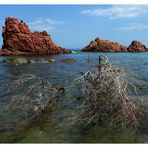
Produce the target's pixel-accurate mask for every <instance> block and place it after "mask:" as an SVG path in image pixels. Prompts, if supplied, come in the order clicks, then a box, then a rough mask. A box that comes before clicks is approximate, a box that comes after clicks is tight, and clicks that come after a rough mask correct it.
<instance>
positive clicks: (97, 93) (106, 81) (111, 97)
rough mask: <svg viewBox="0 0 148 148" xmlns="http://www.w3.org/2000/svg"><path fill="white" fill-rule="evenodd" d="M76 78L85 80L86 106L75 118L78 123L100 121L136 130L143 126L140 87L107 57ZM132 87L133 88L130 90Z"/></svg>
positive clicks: (97, 122) (83, 82) (86, 123)
mask: <svg viewBox="0 0 148 148" xmlns="http://www.w3.org/2000/svg"><path fill="white" fill-rule="evenodd" d="M81 74H82V76H81V77H79V78H77V79H75V80H76V81H80V82H82V92H83V105H82V107H81V109H80V111H79V112H78V113H76V115H75V116H74V117H73V120H74V121H76V122H80V123H84V124H85V125H86V126H87V125H90V124H93V125H95V124H99V125H104V126H106V127H112V128H117V129H129V130H131V131H133V132H136V131H137V130H138V128H139V127H140V118H141V115H142V112H141V107H142V104H141V100H140V99H136V98H135V96H133V95H130V92H132V94H133V92H134V95H137V90H136V87H135V86H134V85H133V84H132V83H130V82H128V81H127V80H126V72H125V71H124V69H122V68H121V67H119V66H117V65H113V64H110V63H109V60H108V58H107V57H106V56H100V57H99V64H98V65H94V66H92V67H90V69H89V70H88V71H87V72H86V73H84V74H83V73H81ZM129 86H130V90H129Z"/></svg>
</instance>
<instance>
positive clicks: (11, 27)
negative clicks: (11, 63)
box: [0, 17, 71, 55]
mask: <svg viewBox="0 0 148 148" xmlns="http://www.w3.org/2000/svg"><path fill="white" fill-rule="evenodd" d="M2 36H3V46H2V50H1V51H0V55H36V54H60V53H71V51H70V50H67V49H64V48H62V47H60V46H58V45H56V44H55V43H54V42H53V41H52V39H51V37H50V35H49V34H48V33H47V32H46V31H43V32H37V31H36V32H31V31H30V29H29V27H28V26H27V25H26V23H24V22H23V21H22V20H21V21H18V19H16V18H11V17H8V18H6V20H5V26H3V29H2Z"/></svg>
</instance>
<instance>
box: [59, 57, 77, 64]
mask: <svg viewBox="0 0 148 148" xmlns="http://www.w3.org/2000/svg"><path fill="white" fill-rule="evenodd" d="M61 62H64V63H73V62H75V59H68V58H67V59H62V60H61Z"/></svg>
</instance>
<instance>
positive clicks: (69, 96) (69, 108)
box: [0, 49, 148, 143]
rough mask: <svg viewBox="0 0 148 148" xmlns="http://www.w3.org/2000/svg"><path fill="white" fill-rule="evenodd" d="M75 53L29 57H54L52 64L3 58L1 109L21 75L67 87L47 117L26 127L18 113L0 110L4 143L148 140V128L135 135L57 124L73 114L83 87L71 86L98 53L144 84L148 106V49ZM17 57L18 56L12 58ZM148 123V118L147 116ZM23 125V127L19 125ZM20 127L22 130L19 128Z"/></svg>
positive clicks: (0, 134)
mask: <svg viewBox="0 0 148 148" xmlns="http://www.w3.org/2000/svg"><path fill="white" fill-rule="evenodd" d="M72 50H73V51H75V52H76V53H74V54H60V55H51V56H36V57H26V58H30V59H33V60H41V59H51V58H53V59H55V62H50V63H34V64H19V65H14V64H4V63H3V60H5V59H9V58H12V57H0V109H1V108H2V107H3V106H4V104H6V102H7V101H8V100H9V99H11V97H12V96H13V94H7V92H6V90H7V89H8V87H9V85H7V84H9V83H10V82H13V81H14V79H15V78H16V77H18V76H20V75H22V74H34V75H38V76H40V77H41V78H42V79H44V80H48V81H50V82H51V83H52V84H53V85H54V86H58V87H65V90H66V93H65V94H64V95H63V96H62V97H60V98H59V100H58V101H57V103H55V104H54V105H53V106H52V109H51V110H50V111H49V112H47V113H46V114H45V115H44V116H42V117H41V118H39V119H37V120H36V121H34V122H32V123H30V125H29V126H23V121H22V119H20V118H19V117H18V116H17V114H18V113H17V112H14V113H9V112H7V113H3V112H0V142H1V143H148V129H145V130H142V131H140V132H138V133H137V134H136V135H133V133H132V132H127V131H118V130H115V129H111V128H106V127H103V126H95V127H94V128H91V129H89V130H88V129H85V128H83V127H81V126H80V125H76V124H68V123H66V124H64V125H62V126H58V125H59V123H61V122H63V121H64V119H65V118H66V117H68V116H70V115H72V114H73V113H74V112H75V111H76V110H77V106H78V101H77V99H76V98H77V94H78V92H79V91H80V90H78V89H74V88H73V87H71V86H72V85H73V83H74V80H75V79H76V78H78V77H79V76H81V74H80V72H83V73H85V72H86V71H87V70H89V66H90V65H94V64H95V65H96V64H97V63H99V60H98V59H99V56H100V55H105V56H107V57H108V59H109V62H110V63H112V64H117V65H119V66H121V67H122V68H124V69H125V70H126V73H127V79H128V80H129V81H130V82H132V83H133V84H135V85H136V86H139V87H141V86H144V87H143V89H141V90H140V91H139V96H140V97H141V98H142V100H143V104H144V105H145V106H148V52H140V53H130V52H129V53H101V52H97V53H96V52H92V53H91V52H80V50H79V49H72ZM13 58H15V57H13ZM66 58H72V59H75V62H73V63H64V62H61V60H62V59H66ZM26 87H28V86H26ZM144 120H145V121H144V122H145V124H146V125H147V124H148V119H144ZM20 127H23V128H20ZM20 129H21V130H20Z"/></svg>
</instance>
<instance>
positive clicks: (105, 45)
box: [82, 38, 127, 52]
mask: <svg viewBox="0 0 148 148" xmlns="http://www.w3.org/2000/svg"><path fill="white" fill-rule="evenodd" d="M82 51H85V52H125V51H127V48H126V47H125V46H123V45H121V44H119V43H118V42H112V41H109V40H100V39H99V38H96V39H95V40H94V41H91V42H90V44H89V45H87V46H86V47H85V48H83V49H82Z"/></svg>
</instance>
